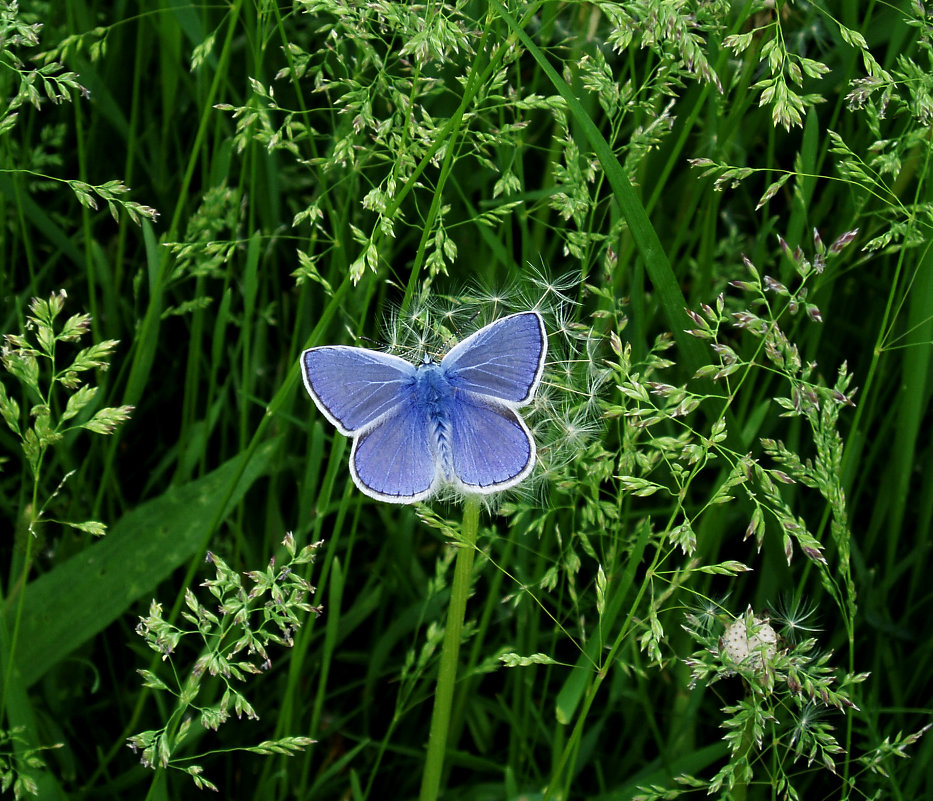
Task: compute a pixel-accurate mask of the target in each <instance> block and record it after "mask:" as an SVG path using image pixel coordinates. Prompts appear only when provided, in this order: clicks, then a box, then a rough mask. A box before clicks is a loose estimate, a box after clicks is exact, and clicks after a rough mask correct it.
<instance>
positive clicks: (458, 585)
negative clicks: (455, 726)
mask: <svg viewBox="0 0 933 801" xmlns="http://www.w3.org/2000/svg"><path fill="white" fill-rule="evenodd" d="M478 527H479V501H478V500H476V499H475V498H469V499H468V500H467V502H466V506H465V508H464V510H463V532H462V534H463V539H462V542H461V544H460V550H459V551H458V552H457V562H456V565H455V566H454V584H453V587H452V588H451V591H450V607H449V608H448V609H447V628H446V630H445V631H444V644H443V646H442V647H441V664H440V667H439V668H438V672H437V689H436V690H435V692H434V711H433V712H432V713H431V732H430V734H429V735H428V753H427V757H426V758H425V762H424V773H422V775H421V795H420V796H419V798H420V801H435V799H436V798H437V796H438V793H439V792H440V789H441V777H442V775H443V772H444V749H445V748H446V746H447V732H448V730H449V728H450V710H451V707H452V706H453V700H454V685H455V684H456V681H457V659H458V657H459V655H460V632H461V631H462V630H463V619H464V616H465V614H466V602H467V596H468V595H469V594H470V575H471V573H472V572H473V555H474V552H475V550H476V532H477V529H478Z"/></svg>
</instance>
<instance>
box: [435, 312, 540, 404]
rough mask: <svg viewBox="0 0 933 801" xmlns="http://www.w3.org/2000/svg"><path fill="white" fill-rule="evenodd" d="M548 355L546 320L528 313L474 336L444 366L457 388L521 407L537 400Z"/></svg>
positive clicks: (508, 318) (488, 327) (468, 338)
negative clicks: (533, 399) (536, 396)
mask: <svg viewBox="0 0 933 801" xmlns="http://www.w3.org/2000/svg"><path fill="white" fill-rule="evenodd" d="M546 355H547V335H546V333H545V330H544V320H542V319H541V315H540V314H538V312H536V311H528V312H520V313H519V314H512V315H509V316H508V317H503V318H502V319H501V320H496V321H495V322H493V323H490V324H489V325H487V326H485V327H484V328H481V329H480V330H479V331H477V332H476V333H474V334H471V335H470V336H468V337H467V338H466V339H464V340H463V342H460V343H459V344H457V345H455V346H454V347H453V348H452V349H451V351H450V352H449V353H448V354H447V355H446V356H445V357H444V359H443V361H442V362H441V367H442V368H443V369H444V372H445V375H446V376H447V380H448V381H449V382H450V385H451V386H452V387H455V388H456V389H462V390H465V391H467V392H474V393H477V394H480V395H488V396H491V397H493V398H496V399H498V400H501V401H506V402H507V403H509V404H513V405H515V406H522V405H524V404H526V403H528V402H529V401H530V400H531V399H532V398H533V397H534V394H535V390H536V389H537V388H538V383H539V382H540V381H541V373H542V372H543V371H544V358H545V356H546Z"/></svg>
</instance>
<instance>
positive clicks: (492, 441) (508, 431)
mask: <svg viewBox="0 0 933 801" xmlns="http://www.w3.org/2000/svg"><path fill="white" fill-rule="evenodd" d="M450 451H451V458H452V461H453V472H454V473H455V475H456V477H457V479H458V480H459V481H460V482H461V483H462V484H463V485H464V486H463V489H465V490H467V491H469V492H479V493H489V492H495V491H497V490H502V489H507V488H508V487H513V486H515V485H516V484H518V483H519V482H520V481H521V480H522V479H523V478H525V476H527V475H528V474H529V473H530V472H531V469H532V468H533V467H534V461H535V444H534V439H533V438H532V436H531V434H530V433H529V431H528V428H527V427H526V426H525V421H524V420H522V418H521V416H520V415H519V414H518V412H516V411H515V410H514V409H512V408H511V407H510V406H507V405H504V404H499V403H494V402H490V401H488V400H486V399H484V398H482V397H480V396H476V395H471V394H469V393H461V394H460V395H458V396H457V398H456V399H455V400H453V401H452V403H451V414H450Z"/></svg>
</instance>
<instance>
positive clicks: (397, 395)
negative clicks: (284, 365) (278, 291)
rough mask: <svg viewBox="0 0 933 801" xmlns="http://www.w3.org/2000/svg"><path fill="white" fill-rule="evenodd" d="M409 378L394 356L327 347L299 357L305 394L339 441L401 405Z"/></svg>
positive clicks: (411, 372)
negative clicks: (335, 430) (340, 436)
mask: <svg viewBox="0 0 933 801" xmlns="http://www.w3.org/2000/svg"><path fill="white" fill-rule="evenodd" d="M415 372H416V368H415V366H414V365H413V364H409V363H408V362H406V361H405V360H404V359H400V358H399V357H398V356H392V355H391V354H388V353H380V352H378V351H374V350H366V349H364V348H351V347H348V346H345V345H327V346H324V347H319V348H311V349H310V350H306V351H305V352H304V353H302V354H301V374H302V377H303V378H304V383H305V389H307V390H308V394H309V395H310V396H311V397H312V398H313V399H314V403H315V404H316V405H317V407H318V409H320V410H321V412H322V413H323V414H324V416H325V417H326V418H327V419H328V420H330V422H331V423H333V424H334V425H335V426H337V429H338V430H339V431H340V433H341V434H344V435H345V436H350V435H352V434H354V433H355V432H357V431H361V430H362V429H364V428H366V427H367V426H369V425H372V423H373V422H374V421H376V420H378V419H379V418H380V417H381V416H383V415H384V414H386V413H387V412H390V411H391V410H392V409H395V408H397V407H398V406H399V405H400V404H401V403H403V402H404V400H405V397H406V394H407V390H408V388H409V387H410V386H411V384H412V382H413V381H414V376H415Z"/></svg>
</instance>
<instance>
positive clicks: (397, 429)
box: [350, 403, 439, 503]
mask: <svg viewBox="0 0 933 801" xmlns="http://www.w3.org/2000/svg"><path fill="white" fill-rule="evenodd" d="M350 472H351V473H352V475H353V480H354V481H355V482H356V485H357V486H358V487H359V488H360V489H361V490H362V491H363V492H365V493H366V494H367V495H369V496H370V497H373V498H376V499H377V500H382V501H389V502H392V503H412V502H414V501H420V500H423V499H424V498H427V497H428V496H429V495H430V494H431V493H432V492H433V491H434V489H435V486H436V484H437V481H438V480H439V479H438V472H437V465H436V462H435V460H434V454H433V453H432V450H431V445H430V441H429V434H428V417H427V415H426V414H424V413H423V410H421V409H418V408H415V407H414V406H413V405H412V404H411V403H404V404H402V405H401V406H400V407H398V408H397V409H396V410H395V411H393V412H390V413H389V414H387V415H385V416H384V417H383V418H382V419H381V420H380V421H379V422H378V423H376V424H375V425H374V426H372V427H371V428H369V429H367V430H366V431H364V432H363V433H362V434H360V435H359V436H358V437H357V438H356V439H355V440H354V443H353V452H352V453H351V454H350Z"/></svg>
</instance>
